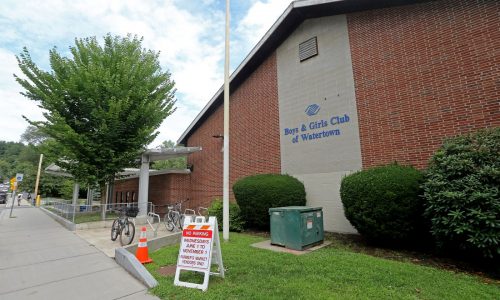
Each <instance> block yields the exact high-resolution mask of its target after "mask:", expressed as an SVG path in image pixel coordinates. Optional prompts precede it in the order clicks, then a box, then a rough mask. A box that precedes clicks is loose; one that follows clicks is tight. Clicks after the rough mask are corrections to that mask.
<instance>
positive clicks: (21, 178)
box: [16, 173, 24, 181]
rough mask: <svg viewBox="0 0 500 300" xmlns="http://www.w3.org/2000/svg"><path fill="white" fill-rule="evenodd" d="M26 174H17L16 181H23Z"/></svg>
mask: <svg viewBox="0 0 500 300" xmlns="http://www.w3.org/2000/svg"><path fill="white" fill-rule="evenodd" d="M23 177H24V174H22V173H17V174H16V181H23Z"/></svg>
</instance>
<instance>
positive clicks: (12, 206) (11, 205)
mask: <svg viewBox="0 0 500 300" xmlns="http://www.w3.org/2000/svg"><path fill="white" fill-rule="evenodd" d="M16 189H17V181H14V188H13V189H12V196H11V199H10V200H11V201H10V215H9V218H15V216H14V217H13V216H12V210H13V209H14V201H16Z"/></svg>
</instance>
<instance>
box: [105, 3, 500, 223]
mask: <svg viewBox="0 0 500 300" xmlns="http://www.w3.org/2000/svg"><path fill="white" fill-rule="evenodd" d="M499 21H500V2H498V1H487V0H443V1H373V0H371V1H368V0H365V1H363V0H344V1H338V0H337V1H334V0H314V1H313V0H305V1H296V2H293V3H292V4H290V6H289V7H288V8H287V9H286V10H285V12H284V13H283V14H282V15H281V17H280V18H279V19H278V20H277V21H276V23H275V24H274V25H273V26H272V27H271V29H270V30H269V31H268V32H267V33H266V35H265V36H264V37H263V38H262V40H261V41H260V42H259V43H258V44H257V45H256V47H255V48H254V49H253V50H252V51H251V53H250V54H249V55H248V56H247V57H246V59H245V60H244V61H243V63H242V64H241V65H240V66H239V67H238V69H237V70H236V71H235V72H234V73H233V74H232V76H231V83H230V87H231V99H230V112H231V113H230V114H231V116H230V138H231V139H230V155H231V157H230V185H231V186H232V184H234V182H235V181H236V180H238V179H239V178H242V177H245V176H248V175H253V174H260V173H286V174H290V175H293V176H295V177H297V178H298V179H299V180H301V181H302V182H304V185H305V187H306V193H307V202H308V205H311V206H322V207H323V210H324V214H325V229H326V230H330V231H338V232H355V230H354V228H353V227H352V226H351V225H350V224H349V222H348V221H347V220H346V219H345V217H344V214H343V209H342V204H341V201H340V197H339V186H340V180H341V178H342V176H344V175H345V174H348V173H350V172H353V171H356V170H360V169H362V168H368V167H372V166H376V165H381V164H386V163H390V162H394V161H397V162H399V163H401V164H407V165H413V166H416V167H417V168H420V169H422V168H425V167H426V164H427V161H428V160H429V158H430V156H431V155H432V153H433V152H434V151H435V150H436V149H437V148H438V147H439V146H440V144H441V143H442V141H443V139H444V138H446V137H450V136H454V135H458V134H463V133H467V132H471V131H475V130H478V129H480V128H485V127H497V126H499V125H500V22H499ZM222 132H223V92H222V89H221V90H219V92H218V93H217V94H216V95H214V96H213V98H212V99H211V100H210V102H209V103H208V104H207V105H206V107H205V108H204V109H203V110H202V111H201V112H200V114H199V115H198V116H197V117H196V119H195V120H194V121H193V122H192V123H191V125H190V126H189V127H188V128H187V129H186V131H185V132H184V133H183V134H182V136H181V137H180V139H179V143H181V144H184V145H186V146H201V147H202V149H203V150H202V151H200V152H196V153H193V154H192V155H190V156H189V157H188V163H189V164H191V165H192V166H193V169H192V172H188V174H164V175H158V176H152V177H151V179H150V191H149V196H150V197H149V199H150V201H153V202H155V203H165V202H168V201H175V200H178V199H185V198H190V199H191V201H190V202H189V206H191V207H197V206H200V205H203V206H208V205H209V203H210V202H211V201H212V200H213V199H214V198H216V197H219V198H221V197H222V163H223V161H222V159H223V157H222V155H223V154H222V152H221V149H222V144H223V141H222V139H220V138H214V136H217V135H219V134H222ZM134 180H135V183H134ZM127 185H128V187H127ZM136 185H137V179H130V180H129V181H122V182H117V183H116V185H115V191H117V192H119V191H124V190H125V189H130V190H131V191H132V190H133V188H134V187H135V188H137V187H136ZM231 198H233V196H232V194H231Z"/></svg>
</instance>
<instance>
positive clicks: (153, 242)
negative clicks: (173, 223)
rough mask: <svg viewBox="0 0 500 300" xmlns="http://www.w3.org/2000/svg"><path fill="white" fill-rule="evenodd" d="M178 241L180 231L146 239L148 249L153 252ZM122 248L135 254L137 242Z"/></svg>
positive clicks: (179, 240) (179, 239)
mask: <svg viewBox="0 0 500 300" xmlns="http://www.w3.org/2000/svg"><path fill="white" fill-rule="evenodd" d="M180 242H181V233H180V232H176V233H174V234H171V235H167V236H162V237H157V238H152V239H148V250H149V251H150V252H153V251H156V250H158V249H160V248H163V247H165V246H170V245H175V244H178V243H180ZM123 249H125V250H127V251H128V252H130V253H131V254H135V251H136V250H137V243H136V244H132V245H128V246H125V247H123Z"/></svg>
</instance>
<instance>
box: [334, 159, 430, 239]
mask: <svg viewBox="0 0 500 300" xmlns="http://www.w3.org/2000/svg"><path fill="white" fill-rule="evenodd" d="M422 176H423V175H422V174H421V172H419V171H418V170H416V169H414V168H413V167H405V166H400V165H397V164H391V165H387V166H381V167H375V168H371V169H368V170H363V171H358V172H356V173H353V174H350V175H348V176H346V177H344V178H343V179H342V183H341V186H340V197H341V199H342V203H343V205H344V212H345V216H346V218H347V219H348V220H349V221H350V222H351V224H352V225H353V226H354V227H355V228H356V229H357V230H358V232H359V233H360V234H361V235H363V236H364V237H366V238H367V239H368V240H371V241H372V242H377V243H393V242H410V241H411V240H412V239H416V238H419V237H421V234H422V233H423V232H425V231H426V229H425V226H424V225H423V223H424V222H423V217H422V214H423V210H424V208H423V199H422V198H421V189H420V184H421V181H422Z"/></svg>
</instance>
